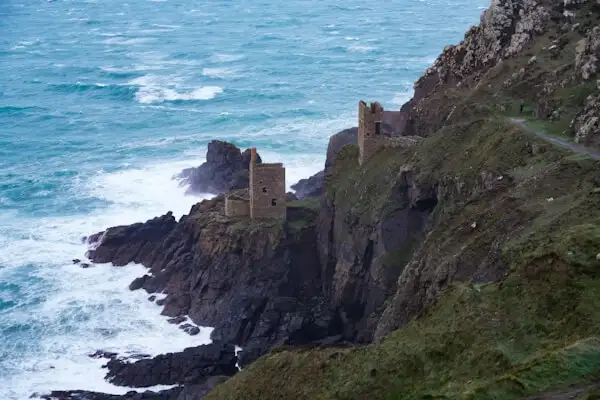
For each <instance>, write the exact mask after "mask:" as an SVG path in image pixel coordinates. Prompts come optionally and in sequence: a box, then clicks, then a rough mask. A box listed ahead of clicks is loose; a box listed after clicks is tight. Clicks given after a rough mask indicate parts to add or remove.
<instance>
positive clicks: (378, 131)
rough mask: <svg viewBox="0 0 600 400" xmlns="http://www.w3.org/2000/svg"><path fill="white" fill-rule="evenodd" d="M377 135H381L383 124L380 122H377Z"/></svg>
mask: <svg viewBox="0 0 600 400" xmlns="http://www.w3.org/2000/svg"><path fill="white" fill-rule="evenodd" d="M375 134H376V135H381V122H380V121H377V122H375Z"/></svg>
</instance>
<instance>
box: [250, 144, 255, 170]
mask: <svg viewBox="0 0 600 400" xmlns="http://www.w3.org/2000/svg"><path fill="white" fill-rule="evenodd" d="M255 164H256V147H252V148H251V149H250V166H252V167H253V166H254V165H255Z"/></svg>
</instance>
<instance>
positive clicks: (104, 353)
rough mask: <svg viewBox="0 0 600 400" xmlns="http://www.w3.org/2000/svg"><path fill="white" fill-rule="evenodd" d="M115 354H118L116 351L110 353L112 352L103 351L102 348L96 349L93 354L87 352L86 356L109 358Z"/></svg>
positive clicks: (114, 356)
mask: <svg viewBox="0 0 600 400" xmlns="http://www.w3.org/2000/svg"><path fill="white" fill-rule="evenodd" d="M117 356H118V354H117V353H112V352H109V351H104V350H97V351H96V352H95V353H93V354H88V357H90V358H107V359H109V360H112V359H114V358H117Z"/></svg>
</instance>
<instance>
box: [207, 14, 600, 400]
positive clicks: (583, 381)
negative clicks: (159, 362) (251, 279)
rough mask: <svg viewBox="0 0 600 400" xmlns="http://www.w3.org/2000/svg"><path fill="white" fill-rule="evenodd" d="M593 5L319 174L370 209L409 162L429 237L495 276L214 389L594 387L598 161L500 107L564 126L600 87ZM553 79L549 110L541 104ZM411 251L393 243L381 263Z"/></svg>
mask: <svg viewBox="0 0 600 400" xmlns="http://www.w3.org/2000/svg"><path fill="white" fill-rule="evenodd" d="M586 7H587V6H586ZM590 10H591V9H589V7H588V8H584V9H583V10H582V11H581V13H582V15H585V18H584V19H583V20H582V22H581V24H580V25H579V27H578V28H576V29H566V30H565V29H563V28H560V27H559V28H556V29H550V30H549V31H548V32H547V33H546V34H545V35H544V36H542V37H540V38H538V39H537V40H536V41H535V42H534V43H533V44H532V46H530V48H528V49H526V51H525V52H524V53H523V54H521V55H520V56H517V57H514V58H511V59H508V60H506V61H504V62H502V63H501V64H500V65H499V66H497V67H496V68H493V69H491V70H490V71H488V73H486V74H485V76H484V77H483V78H482V79H480V81H478V82H477V83H475V82H471V84H469V82H466V83H465V85H464V86H463V87H448V88H445V90H443V91H438V93H437V94H436V95H435V96H434V97H433V98H431V99H428V104H429V105H430V106H432V105H436V104H437V105H438V106H439V110H440V113H442V111H443V110H446V111H447V110H448V108H449V107H452V109H453V111H452V113H450V115H449V116H448V117H447V118H446V120H445V122H444V123H443V124H442V126H441V128H440V129H439V130H437V131H436V132H435V133H432V134H431V135H429V136H428V137H427V138H426V139H424V140H423V141H422V142H420V143H419V144H418V145H417V146H416V147H415V148H413V149H408V150H407V149H404V150H398V149H386V150H383V151H381V152H379V153H378V154H377V155H375V156H374V157H373V158H372V159H371V160H369V161H368V162H367V163H366V164H365V165H364V166H363V167H362V168H359V167H358V164H357V161H356V160H357V149H356V147H354V146H347V147H346V148H344V150H343V151H342V152H341V153H340V154H339V155H338V157H337V158H336V163H335V165H334V167H333V169H332V172H331V173H330V175H329V176H328V177H327V182H326V185H327V192H328V193H329V195H335V196H338V197H343V198H345V199H346V201H347V202H348V204H352V208H351V212H350V213H349V215H348V218H349V219H356V220H360V221H363V222H364V221H369V220H372V218H373V215H381V214H382V213H385V212H386V209H387V208H389V207H393V206H394V204H392V203H390V201H389V199H390V196H389V191H390V190H391V189H390V184H389V183H390V181H391V180H392V179H393V178H394V177H396V176H397V175H398V174H399V173H400V172H401V171H403V170H407V169H409V170H411V171H414V173H415V174H416V175H415V181H416V182H418V183H419V185H424V186H427V185H437V187H438V194H439V196H440V198H439V204H438V206H437V207H436V208H435V211H434V213H433V214H432V215H431V217H430V230H429V231H428V232H427V238H426V242H425V243H426V244H427V245H428V248H427V249H425V250H424V251H425V252H428V254H431V255H432V257H439V258H440V260H443V259H447V258H452V257H456V258H457V259H458V260H459V262H460V263H463V264H469V263H473V264H485V266H484V269H485V268H488V269H490V270H494V271H495V272H500V273H501V274H502V279H487V280H486V279H480V280H476V279H474V280H471V281H464V280H463V281H461V280H460V279H457V280H456V281H455V282H453V283H452V284H450V285H448V286H447V287H446V288H445V290H444V291H443V293H442V294H441V296H440V297H439V298H438V300H437V302H435V304H434V305H432V306H430V307H428V308H427V310H426V311H425V312H424V313H423V314H422V315H420V316H419V318H416V319H413V320H412V321H411V322H410V323H408V324H407V325H405V326H403V327H401V328H400V329H398V330H396V331H394V332H392V333H391V334H389V335H388V336H387V337H385V338H384V339H383V340H382V341H381V342H379V343H373V344H370V345H367V346H362V347H355V348H345V349H335V348H331V349H285V348H282V349H281V350H280V351H277V352H274V353H271V354H269V355H267V356H265V357H263V358H262V359H260V360H259V361H257V362H256V363H254V364H252V365H251V366H249V367H248V368H247V369H245V370H244V371H242V372H240V373H239V374H238V375H236V376H235V377H233V378H232V379H231V380H229V381H227V382H226V383H225V384H223V385H221V386H219V387H218V388H217V389H216V390H215V391H214V392H212V393H211V394H210V395H209V396H208V397H207V399H245V400H253V399H257V400H258V399H260V400H267V399H332V400H333V399H336V400H341V399H356V400H359V399H366V398H370V399H389V400H392V399H442V398H445V399H519V398H527V397H528V396H534V395H537V396H538V397H535V398H540V399H543V398H548V399H550V398H553V399H562V398H565V399H566V398H581V399H597V398H600V394H599V393H600V391H599V390H598V387H597V386H598V380H600V162H599V161H596V160H592V159H590V158H587V157H585V156H584V155H581V154H578V153H574V152H572V151H570V150H568V149H563V148H561V147H558V146H556V145H554V144H552V143H549V142H547V141H544V140H543V139H540V138H536V137H533V136H532V135H530V134H529V133H528V132H523V131H521V130H520V128H519V127H518V126H515V125H514V124H510V123H508V120H507V118H509V117H511V116H515V115H519V109H518V108H519V105H520V102H521V99H523V100H524V101H525V104H526V107H525V113H526V114H527V118H528V119H529V120H530V121H532V123H533V124H538V125H536V126H538V127H539V128H540V129H544V130H546V131H547V132H548V133H549V134H555V135H563V136H569V135H571V133H570V132H571V131H570V130H569V124H570V121H571V119H572V118H573V116H574V115H575V114H576V113H577V112H578V111H579V110H581V108H582V107H583V103H584V101H585V99H586V98H587V96H588V95H590V94H596V95H597V94H598V89H597V87H596V84H595V80H594V83H589V82H586V81H583V80H581V79H579V78H577V77H576V76H575V73H574V72H573V63H574V58H575V54H574V52H575V50H574V49H575V46H576V43H577V42H578V41H579V40H581V38H582V37H583V36H584V33H585V32H586V29H588V28H589V27H590V26H591V24H592V23H594V21H595V18H596V14H587V13H588V12H590ZM555 45H556V46H557V47H555V48H553V47H552V46H555ZM534 56H535V59H534V60H533V61H532V57H534ZM548 85H554V87H553V90H552V91H551V94H550V95H548V96H546V98H545V100H547V101H548V102H549V103H551V104H552V106H551V109H552V110H556V111H557V114H555V117H554V119H545V118H539V116H538V117H534V116H533V115H532V113H533V111H534V109H535V104H536V102H538V101H539V96H538V94H539V93H540V92H541V91H543V89H544V87H545V86H548ZM405 254H406V252H405V249H396V250H395V251H394V250H393V251H391V252H389V254H388V258H389V260H387V262H388V263H390V264H394V261H397V260H399V259H400V258H401V257H403V255H405ZM418 254H419V253H417V256H418ZM405 263H406V260H402V263H400V264H405ZM440 263H441V261H440ZM460 267H461V265H459V268H460ZM478 267H481V265H479V266H478ZM571 385H576V386H574V387H572V386H571ZM574 388H575V389H574Z"/></svg>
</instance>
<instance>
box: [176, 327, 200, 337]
mask: <svg viewBox="0 0 600 400" xmlns="http://www.w3.org/2000/svg"><path fill="white" fill-rule="evenodd" d="M179 328H180V329H181V330H183V331H184V332H185V333H187V334H188V335H190V336H196V335H197V334H199V333H200V328H198V327H197V326H194V325H192V324H184V325H181V326H180V327H179Z"/></svg>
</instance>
